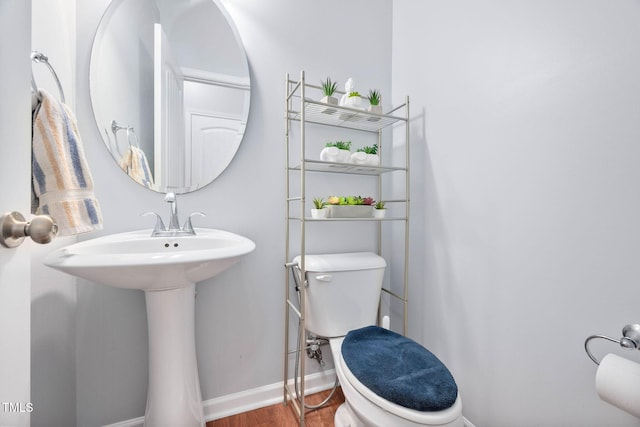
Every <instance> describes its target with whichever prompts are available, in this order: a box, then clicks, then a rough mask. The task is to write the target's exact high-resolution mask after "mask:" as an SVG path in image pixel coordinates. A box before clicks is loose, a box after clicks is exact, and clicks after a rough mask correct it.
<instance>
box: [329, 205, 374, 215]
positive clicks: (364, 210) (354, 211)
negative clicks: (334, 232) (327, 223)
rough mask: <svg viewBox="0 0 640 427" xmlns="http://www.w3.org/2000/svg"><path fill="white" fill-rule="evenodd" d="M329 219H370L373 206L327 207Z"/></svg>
mask: <svg viewBox="0 0 640 427" xmlns="http://www.w3.org/2000/svg"><path fill="white" fill-rule="evenodd" d="M328 208H329V218H371V217H373V206H370V205H329V206H328Z"/></svg>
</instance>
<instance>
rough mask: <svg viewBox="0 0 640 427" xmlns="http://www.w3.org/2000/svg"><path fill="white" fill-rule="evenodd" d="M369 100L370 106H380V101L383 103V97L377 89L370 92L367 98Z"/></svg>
mask: <svg viewBox="0 0 640 427" xmlns="http://www.w3.org/2000/svg"><path fill="white" fill-rule="evenodd" d="M367 99H368V100H369V104H371V105H380V101H382V96H381V95H380V92H379V91H378V90H376V89H373V90H370V91H369V95H368V96H367Z"/></svg>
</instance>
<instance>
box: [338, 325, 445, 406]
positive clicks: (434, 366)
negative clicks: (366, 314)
mask: <svg viewBox="0 0 640 427" xmlns="http://www.w3.org/2000/svg"><path fill="white" fill-rule="evenodd" d="M342 358H343V359H344V361H345V362H346V364H347V366H348V367H349V370H350V371H351V372H352V373H353V375H355V376H356V378H358V380H359V381H360V382H361V383H362V384H364V385H365V386H367V388H369V390H371V391H373V392H374V393H376V394H377V395H378V396H380V397H382V398H384V399H386V400H388V401H390V402H393V403H396V404H398V405H400V406H404V407H405V408H409V409H415V410H417V411H440V410H443V409H447V408H450V407H451V406H453V404H454V403H455V401H456V399H457V397H458V386H457V385H456V382H455V380H454V379H453V376H452V375H451V373H450V372H449V370H448V369H447V367H446V366H444V364H443V363H442V362H441V361H440V360H439V359H438V358H437V357H436V356H435V355H434V354H433V353H431V352H430V351H429V350H427V349H426V348H424V347H423V346H421V345H420V344H418V343H417V342H415V341H412V340H410V339H409V338H406V337H404V336H402V335H400V334H397V333H395V332H393V331H389V330H387V329H384V328H381V327H378V326H366V327H364V328H361V329H356V330H353V331H350V332H349V333H348V334H347V336H346V337H345V338H344V341H343V342H342Z"/></svg>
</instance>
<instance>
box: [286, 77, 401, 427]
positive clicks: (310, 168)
mask: <svg viewBox="0 0 640 427" xmlns="http://www.w3.org/2000/svg"><path fill="white" fill-rule="evenodd" d="M308 90H309V91H311V92H313V93H314V95H316V94H320V93H321V87H320V86H317V85H313V84H309V83H307V82H306V81H305V73H304V71H302V72H301V73H300V79H299V80H298V81H295V80H292V79H291V78H290V76H289V74H287V76H286V83H285V120H284V122H285V155H286V162H285V169H286V208H285V211H286V213H285V216H286V219H285V221H286V225H285V229H286V236H285V266H286V267H287V268H288V269H290V268H292V267H293V264H292V262H291V261H292V256H293V255H294V254H292V253H291V229H292V227H293V226H294V224H296V223H298V225H299V227H300V229H299V239H300V241H299V245H300V253H299V254H295V255H300V270H301V281H303V282H304V280H305V279H304V278H305V277H306V276H305V273H306V268H305V252H306V237H307V236H306V232H307V230H306V228H307V223H309V222H318V221H322V222H327V223H330V222H334V221H377V222H378V248H379V250H381V248H382V242H381V239H382V233H381V227H382V222H386V221H401V222H404V271H403V280H404V284H403V293H402V295H398V294H397V293H394V292H392V291H391V290H390V289H387V288H383V292H385V293H387V294H388V295H390V297H392V298H396V299H398V300H400V301H401V302H402V304H403V333H404V334H406V332H407V305H408V299H407V294H408V261H409V98H408V97H407V98H406V100H405V103H404V104H402V105H400V106H397V107H395V108H394V109H392V110H391V111H388V112H386V113H383V114H376V113H372V112H368V111H363V110H360V109H354V108H349V107H341V106H333V105H332V106H331V107H330V110H329V111H327V107H328V106H327V104H325V103H323V102H319V101H316V100H314V99H312V98H311V97H310V96H308V94H307V91H308ZM336 93H340V94H343V93H344V92H340V91H336ZM401 113H403V114H401ZM292 122H299V125H300V131H299V132H300V133H299V135H298V136H297V137H298V139H299V143H300V146H299V150H300V158H299V159H298V160H296V161H295V162H293V161H292V158H291V147H292V145H291V144H292V142H291V138H292V136H291V129H292V128H291V126H292ZM397 123H400V124H404V128H405V135H404V138H405V144H404V146H405V159H404V165H402V166H386V165H385V166H365V165H357V164H353V163H336V162H325V161H321V160H315V159H310V158H309V157H308V156H307V155H306V153H307V150H306V131H307V129H306V127H307V125H308V124H315V125H326V126H332V127H342V128H347V129H353V130H357V131H363V132H370V133H377V135H378V149H379V155H380V157H381V158H382V157H383V156H384V152H383V151H384V150H383V145H384V144H383V140H382V139H383V137H382V132H383V129H386V128H388V127H389V126H392V125H394V124H397ZM292 163H293V164H292ZM381 164H382V163H381ZM397 171H402V172H404V175H405V182H404V189H405V197H404V199H399V200H385V201H386V202H387V203H403V204H404V214H403V215H402V216H399V217H387V218H384V219H374V218H329V219H313V218H310V217H307V216H306V214H305V210H306V207H305V202H306V200H307V199H306V175H307V173H308V172H314V173H338V174H353V175H371V176H374V177H375V176H377V177H378V185H377V188H378V200H382V194H381V192H382V176H383V175H384V174H387V173H391V172H397ZM292 173H296V174H299V176H300V182H299V194H292V192H291V182H292V181H291V180H292V178H291V174H292ZM296 203H297V204H298V206H297V208H298V209H294V205H295V204H296ZM296 212H297V213H296ZM294 274H295V272H294ZM292 276H293V274H291V272H289V271H287V274H286V280H285V307H284V309H285V316H284V317H285V331H284V335H285V343H284V403H285V404H286V403H287V402H289V401H290V402H292V403H293V406H294V408H295V410H296V412H297V414H298V416H299V424H300V426H304V422H305V421H304V418H305V412H306V409H305V396H304V394H305V387H304V386H305V384H304V377H305V357H306V351H303V350H300V351H298V352H296V351H295V350H293V351H292V350H290V349H289V327H290V325H289V323H290V315H291V313H292V312H293V313H294V314H295V316H296V317H297V318H298V322H299V325H300V328H299V330H298V337H297V339H298V340H299V342H300V343H305V342H306V341H305V340H306V329H305V316H306V313H305V300H306V289H305V286H304V283H300V286H298V287H297V289H299V295H293V296H294V297H297V300H296V301H293V300H292V299H291V297H292V296H291V294H292V292H291V279H292ZM293 353H295V354H296V355H297V357H298V358H299V359H298V360H297V361H296V363H298V364H299V366H298V367H299V376H300V386H299V388H298V393H296V391H295V390H292V388H291V386H290V385H289V384H288V374H289V357H290V355H291V354H293ZM294 389H295V387H294ZM297 394H299V397H298V396H297Z"/></svg>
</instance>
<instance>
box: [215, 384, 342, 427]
mask: <svg viewBox="0 0 640 427" xmlns="http://www.w3.org/2000/svg"><path fill="white" fill-rule="evenodd" d="M330 391H331V390H327V391H323V392H321V393H316V394H312V395H311V396H308V397H307V398H306V399H305V401H306V402H307V403H308V404H312V405H313V404H317V403H320V402H322V401H323V400H324V399H325V398H326V397H327V396H328V395H329V392H330ZM342 402H344V395H343V394H342V389H341V388H340V387H338V389H337V390H336V393H335V394H334V395H333V397H332V398H331V400H330V401H329V402H328V403H327V405H326V406H324V407H323V408H321V409H316V410H314V411H310V412H307V414H306V415H305V426H306V427H333V416H334V415H335V413H336V410H337V409H338V406H340V405H341V404H342ZM296 426H298V416H297V415H296V412H295V409H294V408H293V406H292V405H291V404H288V405H287V406H284V405H283V404H282V403H278V404H275V405H271V406H267V407H265V408H260V409H256V410H253V411H249V412H244V413H242V414H237V415H232V416H230V417H226V418H220V419H219V420H213V421H209V422H208V423H207V426H206V427H296Z"/></svg>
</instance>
